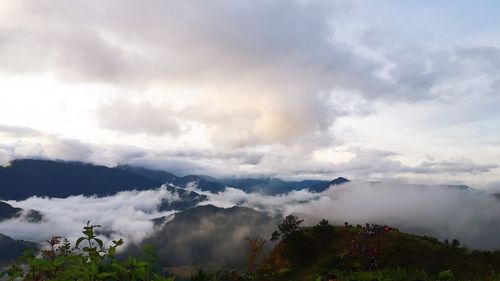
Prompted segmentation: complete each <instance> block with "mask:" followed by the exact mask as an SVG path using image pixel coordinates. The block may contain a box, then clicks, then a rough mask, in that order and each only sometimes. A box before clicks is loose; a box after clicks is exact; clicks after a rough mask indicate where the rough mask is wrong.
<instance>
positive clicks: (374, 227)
mask: <svg viewBox="0 0 500 281" xmlns="http://www.w3.org/2000/svg"><path fill="white" fill-rule="evenodd" d="M363 229H364V230H365V231H366V234H368V235H370V236H375V235H377V234H381V233H384V232H390V231H392V227H390V226H387V225H380V224H369V223H367V224H366V225H365V226H364V227H363Z"/></svg>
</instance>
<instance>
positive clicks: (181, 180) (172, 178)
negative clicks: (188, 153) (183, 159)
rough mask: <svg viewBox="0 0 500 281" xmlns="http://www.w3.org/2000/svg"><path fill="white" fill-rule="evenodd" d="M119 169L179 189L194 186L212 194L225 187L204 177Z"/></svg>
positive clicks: (130, 167)
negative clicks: (189, 185)
mask: <svg viewBox="0 0 500 281" xmlns="http://www.w3.org/2000/svg"><path fill="white" fill-rule="evenodd" d="M119 168H120V169H122V170H124V171H128V172H132V173H135V174H137V175H140V176H143V177H146V178H149V179H151V180H155V181H161V182H163V183H169V184H172V185H174V186H177V187H180V188H186V187H188V184H196V186H197V188H198V189H200V190H202V191H208V192H212V193H219V192H221V191H224V190H225V189H226V187H225V186H224V185H222V184H220V183H218V182H214V181H209V180H206V179H205V177H204V176H195V175H188V176H183V177H178V176H176V175H174V174H171V173H169V172H165V171H158V170H150V169H146V168H141V167H134V166H128V165H124V166H119Z"/></svg>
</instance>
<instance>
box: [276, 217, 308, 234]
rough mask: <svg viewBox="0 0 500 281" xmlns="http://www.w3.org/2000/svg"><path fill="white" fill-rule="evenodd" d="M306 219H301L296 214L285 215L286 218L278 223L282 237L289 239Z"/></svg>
mask: <svg viewBox="0 0 500 281" xmlns="http://www.w3.org/2000/svg"><path fill="white" fill-rule="evenodd" d="M303 221H304V220H299V218H298V217H297V216H294V215H288V216H286V217H285V220H284V221H283V222H282V223H280V224H278V229H279V231H280V234H281V238H282V239H287V238H288V237H289V236H290V234H292V233H294V232H295V231H297V230H299V229H300V224H301V223H302V222H303Z"/></svg>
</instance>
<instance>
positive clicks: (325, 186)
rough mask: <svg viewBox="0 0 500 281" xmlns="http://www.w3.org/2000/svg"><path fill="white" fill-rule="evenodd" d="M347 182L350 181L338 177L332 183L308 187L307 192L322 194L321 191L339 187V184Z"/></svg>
mask: <svg viewBox="0 0 500 281" xmlns="http://www.w3.org/2000/svg"><path fill="white" fill-rule="evenodd" d="M347 182H350V180H348V179H346V178H344V177H338V178H336V179H334V180H332V181H329V182H324V183H319V184H316V185H313V186H310V187H309V191H311V192H316V193H320V192H323V191H325V190H327V189H328V188H330V186H332V185H340V184H344V183H347Z"/></svg>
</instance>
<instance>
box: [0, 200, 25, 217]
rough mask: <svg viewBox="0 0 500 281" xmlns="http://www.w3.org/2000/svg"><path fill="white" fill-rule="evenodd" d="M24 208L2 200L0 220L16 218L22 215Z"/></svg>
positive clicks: (0, 203) (0, 202)
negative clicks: (15, 206)
mask: <svg viewBox="0 0 500 281" xmlns="http://www.w3.org/2000/svg"><path fill="white" fill-rule="evenodd" d="M22 211H23V209H21V208H14V207H12V206H11V205H9V204H7V203H5V202H2V201H0V221H3V220H8V219H11V218H16V217H19V216H20V215H21V212H22Z"/></svg>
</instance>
